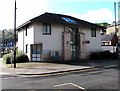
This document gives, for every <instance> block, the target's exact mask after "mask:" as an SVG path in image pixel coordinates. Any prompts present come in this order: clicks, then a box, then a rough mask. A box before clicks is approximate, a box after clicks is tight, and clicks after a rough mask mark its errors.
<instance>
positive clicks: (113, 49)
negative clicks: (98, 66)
mask: <svg viewBox="0 0 120 91" xmlns="http://www.w3.org/2000/svg"><path fill="white" fill-rule="evenodd" d="M106 50H109V51H110V52H112V53H113V52H116V46H102V51H106Z"/></svg>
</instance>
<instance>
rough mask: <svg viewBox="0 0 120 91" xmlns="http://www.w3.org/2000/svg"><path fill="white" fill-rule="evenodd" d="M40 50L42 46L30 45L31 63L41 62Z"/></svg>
mask: <svg viewBox="0 0 120 91" xmlns="http://www.w3.org/2000/svg"><path fill="white" fill-rule="evenodd" d="M41 50H42V45H40V44H35V45H31V59H32V61H41Z"/></svg>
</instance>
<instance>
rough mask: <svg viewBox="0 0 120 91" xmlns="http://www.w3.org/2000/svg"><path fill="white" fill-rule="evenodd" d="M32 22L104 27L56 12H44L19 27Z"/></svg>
mask: <svg viewBox="0 0 120 91" xmlns="http://www.w3.org/2000/svg"><path fill="white" fill-rule="evenodd" d="M32 22H42V23H50V24H62V25H76V26H82V27H92V28H100V29H103V28H104V27H101V26H98V25H96V24H93V23H90V22H87V21H84V20H80V19H78V18H75V17H72V16H68V15H62V14H54V13H44V14H42V15H40V16H38V17H35V18H33V19H31V20H29V21H27V22H25V23H24V24H22V25H20V26H19V27H18V28H17V29H20V28H21V27H24V26H25V25H27V24H29V23H32Z"/></svg>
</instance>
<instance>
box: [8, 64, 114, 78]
mask: <svg viewBox="0 0 120 91" xmlns="http://www.w3.org/2000/svg"><path fill="white" fill-rule="evenodd" d="M113 66H116V65H109V66H104V67H95V68H88V69H80V70H74V71H68V72H59V73H49V74H40V75H38V74H36V75H16V74H9V75H11V76H21V77H45V76H53V75H61V74H67V73H73V72H84V71H90V70H97V69H100V68H107V67H113Z"/></svg>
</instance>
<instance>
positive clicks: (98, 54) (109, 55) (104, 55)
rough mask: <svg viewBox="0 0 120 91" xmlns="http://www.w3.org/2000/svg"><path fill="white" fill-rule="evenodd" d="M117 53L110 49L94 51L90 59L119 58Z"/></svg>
mask: <svg viewBox="0 0 120 91" xmlns="http://www.w3.org/2000/svg"><path fill="white" fill-rule="evenodd" d="M117 58H118V54H117V53H111V52H110V51H99V52H92V53H91V54H90V59H117Z"/></svg>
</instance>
